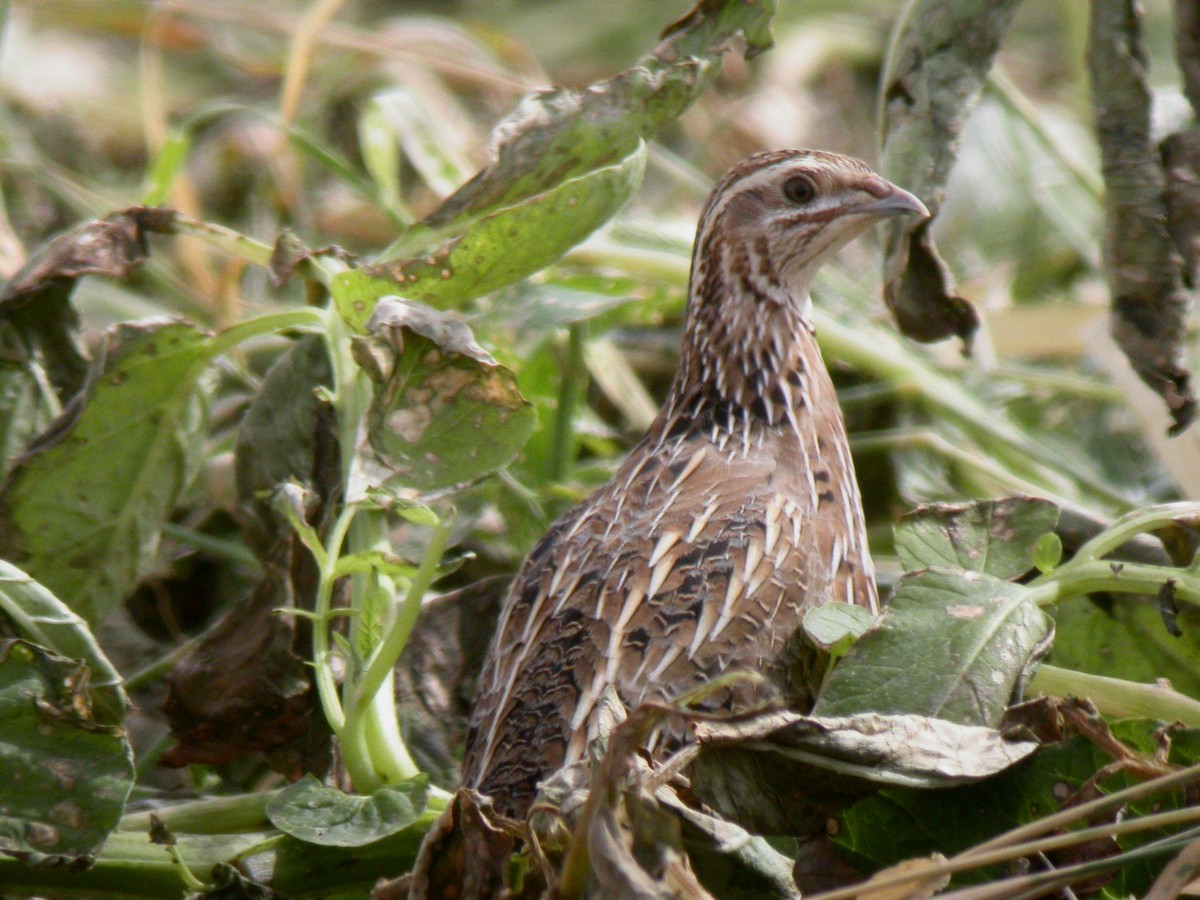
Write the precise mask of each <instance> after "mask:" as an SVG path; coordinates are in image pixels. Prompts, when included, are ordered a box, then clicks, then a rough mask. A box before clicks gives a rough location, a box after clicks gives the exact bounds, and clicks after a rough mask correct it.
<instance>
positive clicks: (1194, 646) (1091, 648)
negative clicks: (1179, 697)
mask: <svg viewBox="0 0 1200 900" xmlns="http://www.w3.org/2000/svg"><path fill="white" fill-rule="evenodd" d="M1053 614H1054V621H1055V636H1054V649H1053V650H1051V651H1050V656H1049V658H1048V660H1047V661H1048V662H1051V663H1053V664H1054V665H1056V666H1062V667H1064V668H1068V669H1078V670H1079V671H1082V672H1090V673H1092V674H1094V675H1105V676H1108V677H1109V678H1124V679H1125V680H1127V681H1135V682H1142V683H1147V684H1153V683H1154V682H1155V681H1157V680H1158V679H1160V678H1165V679H1167V680H1168V681H1170V682H1171V685H1172V687H1174V688H1175V690H1177V691H1181V692H1182V693H1184V694H1187V695H1188V696H1189V697H1200V664H1198V663H1197V660H1200V610H1197V609H1196V608H1195V607H1194V606H1192V605H1190V604H1182V603H1181V604H1180V608H1179V616H1178V623H1179V628H1180V630H1181V631H1182V632H1183V634H1182V635H1181V636H1180V637H1174V636H1173V635H1171V634H1170V633H1168V631H1167V629H1166V628H1165V627H1164V626H1163V621H1162V615H1161V613H1160V612H1159V607H1158V600H1157V599H1156V598H1154V597H1134V596H1130V595H1122V596H1121V597H1119V598H1118V599H1116V600H1115V601H1113V600H1109V601H1108V602H1105V600H1104V599H1103V598H1094V597H1070V598H1068V599H1066V600H1064V601H1062V602H1061V603H1058V604H1056V605H1055V607H1054V610H1053Z"/></svg>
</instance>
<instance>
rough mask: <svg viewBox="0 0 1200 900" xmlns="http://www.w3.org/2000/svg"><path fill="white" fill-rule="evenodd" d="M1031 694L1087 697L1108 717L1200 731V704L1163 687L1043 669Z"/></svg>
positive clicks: (1031, 688) (1031, 684) (1051, 668)
mask: <svg viewBox="0 0 1200 900" xmlns="http://www.w3.org/2000/svg"><path fill="white" fill-rule="evenodd" d="M1029 692H1030V693H1031V694H1042V695H1045V696H1048V697H1068V696H1070V697H1086V698H1087V699H1089V700H1091V701H1092V703H1093V704H1094V705H1095V706H1096V708H1097V709H1098V710H1100V712H1102V713H1104V714H1105V715H1108V716H1119V717H1121V718H1143V719H1157V720H1158V721H1160V722H1176V721H1178V722H1183V723H1184V724H1185V725H1187V726H1189V727H1191V728H1198V727H1200V700H1193V699H1192V698H1191V697H1188V696H1185V695H1184V694H1181V693H1179V692H1178V691H1174V690H1172V689H1171V688H1169V687H1164V686H1163V685H1161V684H1139V683H1137V682H1133V681H1125V680H1123V679H1120V678H1105V677H1104V676H1103V675H1091V674H1089V673H1087V672H1076V671H1073V670H1071V669H1060V668H1059V667H1058V666H1047V665H1042V666H1039V667H1038V670H1037V674H1036V675H1034V677H1033V681H1032V682H1031V683H1030V685H1029Z"/></svg>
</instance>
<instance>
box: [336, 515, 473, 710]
mask: <svg viewBox="0 0 1200 900" xmlns="http://www.w3.org/2000/svg"><path fill="white" fill-rule="evenodd" d="M453 525H454V521H453V518H452V517H451V516H449V515H447V516H445V517H444V518H443V519H442V520H441V521H440V522H439V523H438V524H437V525H436V526H435V527H434V529H433V531H432V533H431V534H430V535H429V543H428V544H427V545H426V547H425V555H424V557H422V559H421V564H420V566H418V567H417V571H416V573H415V574H414V575H413V578H412V581H411V582H410V584H409V587H408V592H407V593H406V594H405V596H404V600H403V601H402V602H401V604H400V607H399V609H397V610H396V615H395V617H394V618H393V619H392V621H391V622H390V623H389V625H388V628H387V631H386V633H385V634H384V636H383V639H382V640H381V641H380V642H379V645H378V646H377V647H376V649H375V652H374V653H372V654H371V657H370V659H369V661H368V662H367V666H366V670H365V671H364V672H363V675H362V678H360V679H359V681H358V686H357V689H356V692H355V705H356V706H362V707H364V708H365V706H366V705H367V704H369V703H370V702H371V698H373V697H374V696H375V695H376V694H378V693H379V691H380V689H381V688H382V687H383V683H384V681H385V680H386V679H387V677H388V676H389V675H391V673H392V670H393V668H394V667H395V665H396V661H397V660H398V659H400V653H401V652H402V651H403V650H404V646H405V644H407V643H408V638H409V635H410V634H412V630H413V626H414V625H415V624H416V622H417V616H418V615H419V614H420V612H421V600H422V599H423V598H424V596H425V592H426V591H428V590H429V586H430V585H431V584H432V583H433V579H434V578H435V577H436V576H437V569H438V564H439V563H440V562H441V561H442V555H443V554H444V553H445V552H446V545H447V544H448V543H449V541H450V532H451V529H452V528H453Z"/></svg>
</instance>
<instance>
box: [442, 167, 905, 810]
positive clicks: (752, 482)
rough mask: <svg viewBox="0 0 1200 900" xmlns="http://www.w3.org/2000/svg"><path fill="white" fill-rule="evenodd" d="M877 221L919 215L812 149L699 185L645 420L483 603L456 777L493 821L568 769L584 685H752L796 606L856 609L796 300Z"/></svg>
mask: <svg viewBox="0 0 1200 900" xmlns="http://www.w3.org/2000/svg"><path fill="white" fill-rule="evenodd" d="M897 213H912V214H918V215H927V213H926V212H925V209H924V207H923V206H922V205H921V203H920V201H919V200H917V199H916V198H915V197H913V196H911V195H910V194H907V193H905V192H904V191H901V190H900V189H898V188H896V187H894V186H893V185H891V184H889V183H888V182H886V181H884V180H883V179H881V178H880V177H878V176H877V175H875V174H873V173H872V172H871V171H870V169H868V168H867V167H866V166H865V165H864V164H862V163H861V162H859V161H857V160H853V159H848V158H846V157H841V156H836V155H833V154H828V153H820V152H816V151H777V152H772V153H763V154H758V155H756V156H753V157H751V158H749V159H747V160H745V161H744V162H742V163H740V164H739V165H738V166H736V167H734V168H733V169H732V170H731V171H730V172H729V173H728V174H727V175H726V176H725V177H724V178H723V179H722V180H721V182H720V184H718V185H717V187H716V189H715V190H714V191H713V193H712V196H711V197H710V198H709V202H708V205H707V207H706V209H705V212H704V214H703V216H702V217H701V220H700V225H699V228H698V231H697V237H696V246H695V250H694V254H693V261H692V272H691V280H690V286H689V301H688V310H687V317H686V321H685V324H684V347H683V351H682V354H681V357H680V362H679V370H678V372H677V374H676V378H675V383H674V386H673V388H672V390H671V394H670V396H669V398H668V400H667V403H666V405H665V406H664V407H663V410H662V411H661V412H660V413H659V415H658V418H657V419H656V420H655V422H654V424H653V425H652V426H651V428H650V431H649V433H648V434H647V435H646V437H645V438H643V439H642V441H641V442H640V443H639V444H638V445H637V446H636V447H635V448H634V449H633V450H632V451H631V452H630V454H629V456H628V458H627V459H626V460H625V462H624V464H623V465H622V466H621V467H620V468H619V469H618V470H617V472H616V474H615V475H614V476H613V478H612V480H611V481H609V482H608V483H607V484H606V485H605V486H604V487H602V488H600V490H598V491H597V492H596V493H595V494H593V495H592V496H591V497H590V498H588V499H587V500H586V501H584V502H583V503H581V504H580V505H579V506H577V507H575V508H574V509H572V510H571V511H569V512H568V513H567V514H566V515H564V516H563V517H562V518H560V519H559V520H558V521H557V522H555V523H554V525H553V526H552V527H551V528H550V530H549V532H548V533H547V534H546V535H545V537H543V538H542V540H541V541H540V542H539V543H538V545H537V546H536V547H535V548H534V550H533V552H532V553H530V555H529V558H528V559H526V561H525V563H524V565H523V566H522V567H521V570H520V572H519V573H518V574H517V577H516V579H515V581H514V582H513V584H512V587H511V588H510V591H509V594H508V598H507V600H506V601H505V604H504V609H503V612H502V614H501V619H500V622H499V626H498V629H497V632H496V636H495V638H494V639H493V642H492V646H491V649H490V651H489V654H488V659H487V662H486V663H485V664H484V669H483V672H482V674H481V677H480V684H479V693H478V697H477V699H476V702H475V709H474V714H473V716H472V723H471V729H470V732H469V734H468V738H467V753H466V757H465V759H464V762H463V778H464V783H466V784H468V785H472V786H474V787H476V788H478V789H479V790H480V791H482V792H483V793H485V794H489V795H491V796H492V798H493V800H494V801H495V803H496V807H497V809H499V810H500V811H502V812H505V813H507V814H509V815H516V816H523V815H524V814H525V813H526V811H527V809H528V807H529V804H530V803H531V801H532V800H533V798H534V796H535V794H536V791H537V783H538V781H539V780H541V779H542V778H544V777H545V776H546V775H548V774H551V773H552V772H554V771H555V770H556V769H558V768H559V767H561V766H562V765H565V764H568V763H571V762H574V761H576V760H578V759H580V758H581V757H582V755H583V753H584V751H585V749H586V746H587V743H588V741H590V740H591V739H592V738H593V737H594V736H595V730H596V703H597V701H598V699H599V698H600V696H601V695H602V693H603V692H604V690H605V688H606V687H608V686H610V685H612V686H615V687H616V688H617V691H618V693H619V695H620V697H621V698H622V700H623V701H624V702H625V704H626V705H628V706H633V705H636V704H637V703H638V702H639V701H641V700H643V699H645V698H648V697H657V698H671V697H674V696H677V695H679V694H680V693H683V692H685V691H687V690H689V689H691V688H694V687H696V686H697V685H698V684H700V683H702V682H704V681H706V680H709V679H711V678H712V677H714V676H716V675H720V674H722V673H724V672H727V671H730V670H731V669H735V668H742V669H753V670H758V671H768V672H769V671H770V670H771V667H772V663H773V662H774V661H775V660H776V659H777V657H778V656H779V654H780V652H781V651H782V649H783V647H784V644H785V643H786V642H787V640H788V638H789V637H790V635H791V634H792V632H793V631H794V630H795V628H796V627H797V625H798V624H799V622H800V619H801V617H802V615H803V612H804V610H805V609H807V608H808V607H809V606H812V605H814V604H818V603H825V602H828V601H831V600H841V601H845V602H849V603H857V604H859V605H861V606H865V607H867V608H869V609H872V610H874V609H875V607H876V605H877V602H878V601H877V597H876V592H875V582H874V577H873V572H872V567H871V560H870V556H869V555H868V552H867V544H866V536H865V533H864V528H863V515H862V504H861V501H860V498H859V493H858V488H857V486H856V484H855V480H854V470H853V465H852V463H851V460H850V451H849V446H848V444H847V441H846V433H845V426H844V424H843V421H842V416H841V411H840V410H839V408H838V404H837V397H836V395H835V393H834V388H833V384H832V382H831V381H830V379H829V375H828V373H827V372H826V371H825V367H824V365H823V363H822V361H821V355H820V351H819V350H818V348H817V343H816V340H815V338H814V336H813V331H812V323H811V321H810V318H809V312H810V308H809V300H808V291H809V285H810V284H811V282H812V278H813V275H814V274H815V272H816V270H817V268H818V267H819V266H820V265H821V263H822V262H824V260H825V259H827V258H828V257H829V256H830V255H831V254H832V253H833V252H834V251H836V250H837V249H838V248H839V247H841V246H843V245H844V244H846V243H847V242H848V241H850V240H851V239H852V238H854V237H855V236H856V235H858V234H861V233H862V232H863V231H865V230H866V229H867V228H868V227H870V225H871V224H873V223H874V222H876V221H878V220H879V219H880V218H881V217H883V216H886V215H892V214H897Z"/></svg>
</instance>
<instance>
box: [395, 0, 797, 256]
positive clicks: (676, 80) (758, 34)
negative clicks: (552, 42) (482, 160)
mask: <svg viewBox="0 0 1200 900" xmlns="http://www.w3.org/2000/svg"><path fill="white" fill-rule="evenodd" d="M774 13H775V2H774V0H758V2H755V3H747V2H744V0H701V2H699V3H697V5H696V6H695V8H694V9H693V10H692V11H691V12H690V13H688V14H687V15H686V16H684V17H683V18H682V19H680V20H679V21H678V22H676V23H674V24H673V25H671V26H670V27H669V28H668V29H667V30H666V32H665V33H664V35H663V40H662V41H661V43H659V45H658V46H657V47H655V48H654V49H653V50H652V51H651V52H650V53H648V54H646V55H645V56H643V57H642V58H641V59H639V60H638V62H637V64H636V65H634V66H633V67H631V68H629V69H627V70H626V71H624V72H621V73H620V74H618V75H615V76H613V77H611V78H608V79H605V80H604V81H600V82H597V83H595V84H592V85H589V86H588V87H586V88H583V89H572V88H558V89H554V90H540V91H537V92H535V93H533V94H529V95H527V96H526V97H525V98H524V99H523V100H522V101H521V102H520V104H518V106H517V108H516V109H515V110H514V111H513V113H512V114H511V115H510V116H509V117H508V118H507V119H505V120H504V121H503V122H501V123H500V124H499V125H498V126H497V127H496V129H495V134H496V136H497V144H498V146H497V149H496V160H495V162H493V163H492V164H491V165H489V166H488V167H487V168H485V169H483V170H482V171H481V172H479V173H478V174H477V175H476V176H475V177H474V178H472V179H471V180H470V181H468V182H467V183H466V184H464V185H463V186H462V187H461V188H459V190H458V191H456V192H455V193H454V195H453V196H451V197H449V198H448V199H447V200H446V201H445V202H444V203H443V204H442V205H441V206H439V207H438V208H437V209H436V210H434V212H433V213H431V214H430V215H429V216H428V217H427V218H426V220H425V226H424V227H418V228H416V229H413V231H412V232H410V233H409V234H406V235H405V236H403V237H402V238H401V239H400V241H399V242H398V244H399V247H398V248H395V249H394V252H393V251H391V250H390V251H389V253H388V254H387V255H388V256H397V255H401V254H411V253H415V252H416V251H418V250H420V249H422V248H423V247H428V246H430V245H431V244H432V243H436V242H437V240H438V239H440V237H444V236H446V234H447V232H448V231H452V230H461V228H462V227H463V226H464V225H465V223H466V222H469V221H473V220H474V219H476V218H478V217H480V216H483V215H487V214H490V213H493V212H495V211H496V210H498V209H502V208H504V207H508V206H512V205H513V204H515V203H517V202H519V201H523V200H526V199H528V198H530V197H534V196H537V195H539V194H541V193H543V192H545V191H547V190H549V189H551V188H552V187H554V186H555V185H558V184H559V183H561V182H562V181H563V180H564V179H568V178H576V177H578V176H581V175H584V174H585V173H588V172H591V171H593V170H595V169H598V168H601V167H603V166H607V165H611V164H612V163H613V162H615V161H617V160H619V159H622V158H625V157H628V156H629V155H630V154H631V153H634V152H635V150H636V149H637V148H638V146H639V144H640V143H641V142H642V141H643V140H645V139H647V138H649V137H650V136H651V135H653V134H654V133H655V132H656V131H658V129H660V128H661V127H662V126H664V125H665V124H667V123H668V122H671V121H672V120H674V119H676V118H678V117H679V116H680V115H681V114H682V113H683V112H684V110H686V109H687V108H688V107H689V106H691V104H692V103H693V102H695V100H696V99H697V98H698V97H699V96H700V95H701V94H702V93H703V92H704V90H705V89H706V88H707V87H708V85H709V84H710V83H711V81H712V80H713V79H714V78H715V77H716V75H717V73H718V72H719V71H720V68H721V58H722V56H723V54H724V53H725V52H726V50H727V49H728V47H729V45H730V42H731V41H732V40H733V39H734V38H735V37H737V36H738V35H741V36H742V37H743V38H744V39H745V41H746V56H747V57H752V56H755V55H757V54H758V53H761V52H762V51H764V50H766V49H767V48H769V47H770V46H771V17H772V16H773V15H774ZM439 236H440V237H439ZM431 237H433V238H434V240H430V238H431Z"/></svg>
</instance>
